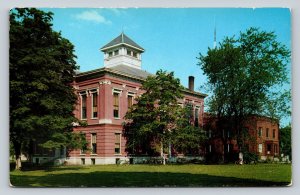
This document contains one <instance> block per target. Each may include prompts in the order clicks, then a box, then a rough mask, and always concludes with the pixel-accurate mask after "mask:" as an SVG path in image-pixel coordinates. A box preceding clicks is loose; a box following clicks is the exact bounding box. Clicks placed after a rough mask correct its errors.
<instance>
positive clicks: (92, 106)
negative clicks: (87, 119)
mask: <svg viewBox="0 0 300 195" xmlns="http://www.w3.org/2000/svg"><path fill="white" fill-rule="evenodd" d="M90 94H91V111H92V112H91V118H92V119H97V118H99V115H98V113H99V112H98V107H99V90H98V89H93V90H90ZM95 95H96V96H97V98H96V103H97V105H96V107H95V108H96V116H95V115H94V114H95V113H94V96H95Z"/></svg>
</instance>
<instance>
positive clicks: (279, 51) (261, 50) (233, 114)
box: [198, 28, 290, 136]
mask: <svg viewBox="0 0 300 195" xmlns="http://www.w3.org/2000/svg"><path fill="white" fill-rule="evenodd" d="M198 59H199V65H200V67H201V69H202V70H203V72H204V74H205V75H206V76H207V79H208V88H209V89H210V92H211V94H212V95H211V98H210V99H209V102H208V105H209V110H210V112H211V113H213V114H215V115H216V116H217V118H218V119H219V120H221V119H222V120H226V123H227V125H229V128H230V129H232V130H234V131H236V133H237V136H238V135H239V134H238V132H242V129H243V124H244V121H245V120H246V118H247V117H248V116H249V115H264V116H269V117H271V118H278V117H280V116H282V115H279V114H280V112H281V111H283V109H282V108H283V107H282V108H281V109H280V108H279V105H289V101H290V99H289V92H290V91H289V89H287V90H286V91H285V90H283V89H284V87H282V86H285V84H286V83H288V76H287V65H288V64H289V61H290V51H289V50H288V49H287V47H286V46H285V45H283V44H281V43H280V42H278V41H277V40H276V35H275V33H274V32H266V31H262V30H260V29H258V28H250V29H248V30H246V32H241V33H240V35H239V36H237V37H230V38H228V37H227V38H225V39H224V40H223V41H222V42H221V43H220V44H219V45H218V46H217V47H215V48H209V49H208V52H207V54H206V55H203V54H200V57H199V58H198ZM279 103H280V104H279ZM279 111H280V112H279ZM285 111H287V112H285V114H286V113H287V114H290V107H286V108H285ZM281 114H282V112H281ZM221 125H222V124H221ZM219 128H222V127H221V126H219Z"/></svg>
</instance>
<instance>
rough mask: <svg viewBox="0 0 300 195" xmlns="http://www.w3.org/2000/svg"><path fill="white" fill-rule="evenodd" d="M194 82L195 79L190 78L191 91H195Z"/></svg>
mask: <svg viewBox="0 0 300 195" xmlns="http://www.w3.org/2000/svg"><path fill="white" fill-rule="evenodd" d="M194 80H195V77H193V76H189V90H191V91H194Z"/></svg>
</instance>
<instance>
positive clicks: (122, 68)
mask: <svg viewBox="0 0 300 195" xmlns="http://www.w3.org/2000/svg"><path fill="white" fill-rule="evenodd" d="M107 69H111V70H113V71H117V72H119V73H120V74H124V73H125V74H126V75H129V76H134V77H138V78H140V79H143V80H144V79H146V78H147V77H148V76H153V74H151V73H149V72H147V71H145V70H140V69H137V68H132V67H129V66H126V65H117V66H113V67H110V68H107Z"/></svg>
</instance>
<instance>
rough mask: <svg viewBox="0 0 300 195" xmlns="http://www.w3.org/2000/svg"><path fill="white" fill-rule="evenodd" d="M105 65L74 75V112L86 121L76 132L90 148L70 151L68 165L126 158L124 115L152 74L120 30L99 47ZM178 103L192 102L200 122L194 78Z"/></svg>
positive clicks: (200, 104)
mask: <svg viewBox="0 0 300 195" xmlns="http://www.w3.org/2000/svg"><path fill="white" fill-rule="evenodd" d="M101 51H102V52H103V53H104V67H103V68H100V69H96V70H91V71H88V72H82V73H79V74H77V75H76V77H75V81H74V83H73V86H74V88H75V89H76V93H77V94H78V104H77V105H76V109H75V111H74V114H75V116H76V117H77V118H79V119H80V120H83V121H86V122H87V123H88V125H87V127H80V126H77V127H75V128H74V131H76V132H82V133H84V134H85V136H86V139H87V141H88V143H89V144H88V148H90V150H86V151H83V150H74V151H71V152H70V153H69V157H68V158H67V162H68V164H115V163H116V161H117V160H119V159H121V160H122V159H126V158H128V157H127V156H128V154H127V152H126V151H125V149H126V140H125V138H124V137H123V136H122V130H123V126H122V123H123V122H124V119H123V118H124V116H125V114H126V112H127V110H128V108H129V107H130V106H132V104H134V103H135V97H137V96H139V95H141V94H142V93H143V91H142V90H141V86H142V82H143V81H144V80H145V79H146V78H147V76H150V75H151V74H150V73H148V72H146V71H144V70H142V66H141V65H142V53H143V52H144V49H143V48H142V47H141V46H139V45H138V44H136V43H135V42H134V41H132V40H131V39H130V38H129V37H127V36H126V35H125V34H124V33H121V34H120V35H119V36H118V37H116V38H115V39H113V40H112V41H111V42H109V43H108V44H106V45H105V46H103V47H102V48H101ZM183 94H184V98H183V99H182V100H179V104H183V103H184V102H190V103H192V104H193V109H194V110H193V112H194V117H195V118H194V119H195V121H196V123H198V124H199V125H202V124H203V111H204V98H205V97H206V95H205V94H201V93H199V92H196V91H194V77H189V88H188V89H187V88H186V89H184V91H183Z"/></svg>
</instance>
